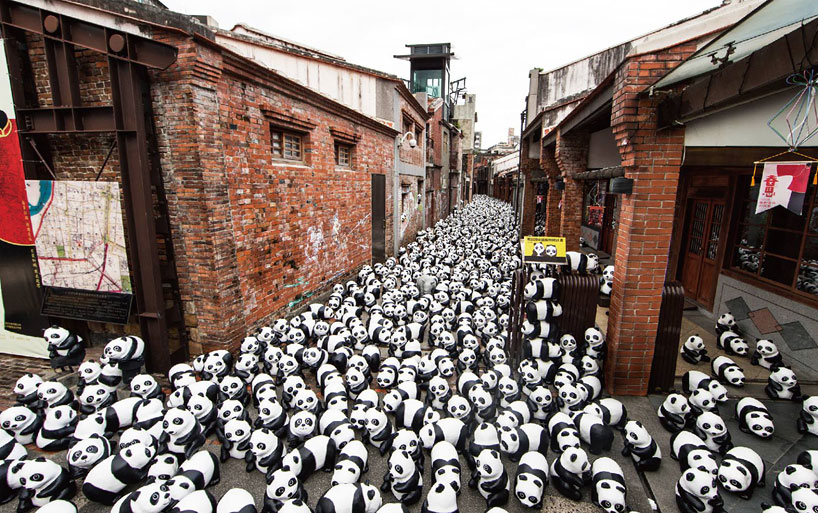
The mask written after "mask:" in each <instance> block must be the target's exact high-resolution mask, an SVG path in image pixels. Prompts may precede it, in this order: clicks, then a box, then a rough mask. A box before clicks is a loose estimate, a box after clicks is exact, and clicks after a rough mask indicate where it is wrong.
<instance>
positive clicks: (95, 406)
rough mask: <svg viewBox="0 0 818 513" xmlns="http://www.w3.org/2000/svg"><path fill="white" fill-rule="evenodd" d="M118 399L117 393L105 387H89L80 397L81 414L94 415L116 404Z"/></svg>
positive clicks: (83, 390)
mask: <svg viewBox="0 0 818 513" xmlns="http://www.w3.org/2000/svg"><path fill="white" fill-rule="evenodd" d="M116 399H117V396H116V392H115V391H111V390H110V389H109V388H108V387H106V386H105V385H99V384H95V385H87V386H86V387H85V388H83V389H82V393H81V394H80V395H79V407H80V412H81V413H84V414H86V415H87V414H90V413H94V412H95V411H99V410H101V409H103V408H107V407H108V406H110V405H112V404H114V402H116Z"/></svg>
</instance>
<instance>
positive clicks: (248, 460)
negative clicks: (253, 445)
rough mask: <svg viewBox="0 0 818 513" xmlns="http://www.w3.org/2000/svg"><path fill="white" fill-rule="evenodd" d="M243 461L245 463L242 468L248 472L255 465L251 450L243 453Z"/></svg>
mask: <svg viewBox="0 0 818 513" xmlns="http://www.w3.org/2000/svg"><path fill="white" fill-rule="evenodd" d="M244 461H245V463H246V465H245V466H244V469H245V470H246V471H247V472H250V471H251V470H253V469H254V468H255V467H256V458H255V455H254V454H253V453H252V451H247V452H246V453H244Z"/></svg>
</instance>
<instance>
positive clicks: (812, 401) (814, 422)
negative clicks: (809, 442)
mask: <svg viewBox="0 0 818 513" xmlns="http://www.w3.org/2000/svg"><path fill="white" fill-rule="evenodd" d="M796 427H797V428H798V432H799V433H801V434H802V435H803V434H807V433H809V434H811V435H815V436H818V396H804V399H803V401H802V402H801V411H799V412H798V420H796Z"/></svg>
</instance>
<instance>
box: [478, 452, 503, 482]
mask: <svg viewBox="0 0 818 513" xmlns="http://www.w3.org/2000/svg"><path fill="white" fill-rule="evenodd" d="M475 463H476V465H477V473H478V474H479V475H480V478H481V479H483V480H487V481H491V480H494V479H497V478H498V477H500V475H501V474H502V473H503V471H504V470H505V468H504V467H503V462H502V461H501V460H500V453H499V452H497V451H495V450H494V449H483V450H482V451H480V454H478V455H477V460H476V462H475Z"/></svg>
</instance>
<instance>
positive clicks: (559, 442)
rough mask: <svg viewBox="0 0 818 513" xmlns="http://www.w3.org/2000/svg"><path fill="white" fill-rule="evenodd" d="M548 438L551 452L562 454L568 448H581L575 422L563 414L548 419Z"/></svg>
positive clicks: (555, 414)
mask: <svg viewBox="0 0 818 513" xmlns="http://www.w3.org/2000/svg"><path fill="white" fill-rule="evenodd" d="M548 437H549V439H550V441H551V450H552V451H553V452H556V453H562V452H564V451H565V449H567V448H568V447H579V432H578V431H577V428H576V426H575V425H574V420H573V419H572V418H571V417H569V416H568V415H566V414H565V413H562V412H555V413H553V414H552V415H551V417H550V418H549V419H548Z"/></svg>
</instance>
